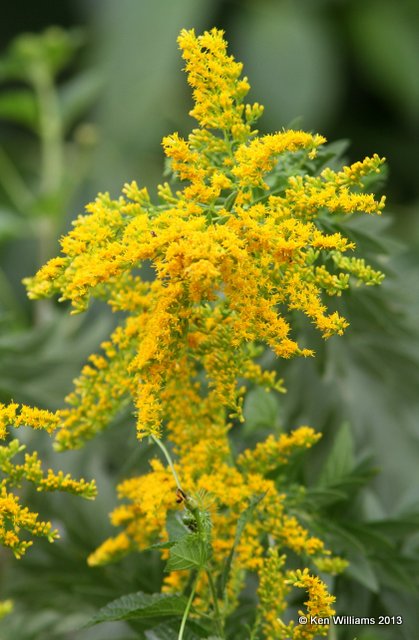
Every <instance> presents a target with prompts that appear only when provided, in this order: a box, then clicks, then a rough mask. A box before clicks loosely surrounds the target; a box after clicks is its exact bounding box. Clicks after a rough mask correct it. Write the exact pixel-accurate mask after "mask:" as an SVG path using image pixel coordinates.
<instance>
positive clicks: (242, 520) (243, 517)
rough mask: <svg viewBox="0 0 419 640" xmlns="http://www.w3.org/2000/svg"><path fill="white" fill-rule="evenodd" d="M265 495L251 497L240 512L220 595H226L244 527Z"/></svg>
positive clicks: (224, 569) (220, 583)
mask: <svg viewBox="0 0 419 640" xmlns="http://www.w3.org/2000/svg"><path fill="white" fill-rule="evenodd" d="M265 495H266V494H265V493H264V494H262V495H259V496H254V497H253V498H251V500H250V504H249V506H248V507H246V509H245V510H244V511H243V513H241V514H240V517H239V519H238V521H237V528H236V535H235V537H234V543H233V546H232V547H231V550H230V553H229V554H228V557H227V559H226V561H225V564H224V567H223V571H222V573H221V576H220V580H219V584H218V593H219V595H220V597H222V596H223V595H224V591H225V588H226V586H227V581H228V577H229V575H230V570H231V564H232V562H233V558H234V553H235V551H236V548H237V545H238V544H239V541H240V538H241V536H242V533H243V531H244V528H245V526H246V525H247V523H248V522H249V521H250V520H251V519H252V517H253V514H254V511H255V509H256V507H257V506H258V504H259V503H260V502H261V500H263V498H264V497H265Z"/></svg>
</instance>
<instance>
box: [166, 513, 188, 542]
mask: <svg viewBox="0 0 419 640" xmlns="http://www.w3.org/2000/svg"><path fill="white" fill-rule="evenodd" d="M166 529H167V533H168V535H169V541H170V542H178V541H179V540H181V538H184V537H185V536H187V535H189V534H190V531H189V529H188V528H187V527H185V525H184V524H183V522H182V521H181V520H180V518H179V512H178V511H170V512H169V515H168V516H167V519H166Z"/></svg>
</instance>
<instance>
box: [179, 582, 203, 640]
mask: <svg viewBox="0 0 419 640" xmlns="http://www.w3.org/2000/svg"><path fill="white" fill-rule="evenodd" d="M198 577H199V571H198V573H197V574H196V578H195V582H194V585H193V587H192V591H191V594H190V596H189V600H188V603H187V605H186V607H185V611H184V612H183V618H182V623H181V625H180V629H179V635H178V640H182V638H183V632H184V630H185V626H186V621H187V619H188V615H189V610H190V608H191V606H192V601H193V599H194V595H195V590H196V587H197V584H198Z"/></svg>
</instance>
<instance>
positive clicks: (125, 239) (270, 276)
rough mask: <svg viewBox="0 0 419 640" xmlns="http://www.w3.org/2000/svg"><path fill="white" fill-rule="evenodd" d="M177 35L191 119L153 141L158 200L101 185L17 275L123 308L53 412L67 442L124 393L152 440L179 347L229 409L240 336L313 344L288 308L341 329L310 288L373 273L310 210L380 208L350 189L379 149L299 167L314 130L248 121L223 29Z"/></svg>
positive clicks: (240, 366)
mask: <svg viewBox="0 0 419 640" xmlns="http://www.w3.org/2000/svg"><path fill="white" fill-rule="evenodd" d="M179 45H180V47H181V49H182V52H183V57H184V59H185V61H186V71H187V74H188V81H189V83H190V85H191V86H192V88H193V96H194V101H195V106H194V108H193V109H192V111H191V114H192V115H193V116H194V117H195V118H196V119H197V121H198V124H199V128H197V129H195V130H193V131H192V133H191V134H190V136H189V138H188V139H183V138H181V137H180V136H179V134H177V133H175V134H173V135H171V136H168V137H166V138H164V140H163V147H164V150H165V153H166V155H167V157H168V158H169V159H170V161H171V163H172V169H173V170H174V171H175V172H176V174H177V175H178V177H179V179H180V180H181V181H184V182H185V183H186V184H184V186H183V189H181V190H178V191H176V193H173V192H172V190H171V188H170V186H169V185H168V184H164V185H162V186H160V187H159V189H158V193H159V197H160V204H153V203H152V201H151V199H150V197H149V195H148V193H147V191H146V190H145V189H139V188H138V186H137V185H136V184H135V183H132V184H130V185H126V186H125V188H124V195H123V196H122V197H120V198H119V199H117V200H112V199H111V198H110V196H109V195H108V194H104V195H100V196H99V197H98V198H97V200H96V201H95V202H94V203H92V204H90V205H89V206H88V207H87V215H84V216H79V218H78V219H77V220H76V222H75V223H74V229H73V230H72V231H70V233H69V234H68V235H67V236H65V237H64V238H62V241H61V246H62V255H61V256H60V257H58V258H54V259H52V260H51V261H50V262H49V263H48V264H47V265H45V266H44V267H43V268H42V269H41V270H40V271H39V272H38V274H37V275H36V276H35V277H34V278H29V279H27V280H26V283H27V286H28V289H29V295H30V296H31V297H32V298H39V297H43V296H50V295H53V294H54V293H56V292H59V293H60V295H61V299H62V300H71V301H72V304H73V307H74V311H75V312H78V311H82V310H84V309H85V308H86V306H87V304H88V302H89V299H90V297H98V298H101V299H104V300H106V301H107V302H108V303H109V304H110V306H111V307H112V309H113V310H118V311H125V312H126V311H128V312H130V314H131V315H130V317H129V319H128V320H127V322H126V323H125V325H122V326H120V327H119V328H118V329H117V331H116V332H115V333H114V335H113V336H112V338H111V340H110V342H108V343H105V345H103V348H104V355H101V356H97V357H95V358H94V359H92V362H91V364H89V365H88V366H87V367H86V368H85V369H84V371H83V373H82V376H81V378H80V380H79V382H78V383H77V386H76V390H75V393H73V394H72V395H71V396H70V398H69V405H70V408H68V409H66V410H64V411H63V412H62V413H61V414H58V417H59V419H60V422H61V426H62V430H61V432H60V435H59V437H58V446H59V447H60V448H66V447H74V446H79V445H81V444H82V443H83V442H84V440H85V439H86V438H88V437H90V436H92V435H94V433H96V432H97V431H99V430H101V429H102V428H104V426H105V425H106V424H107V422H109V418H110V417H111V416H112V415H114V413H115V412H116V411H117V409H118V407H119V406H120V404H121V402H122V401H123V400H124V399H126V400H128V399H130V398H131V399H132V401H133V403H134V405H135V407H137V409H138V433H139V436H140V437H141V436H143V435H146V434H154V435H157V436H159V435H160V433H161V425H162V423H163V421H164V419H165V417H166V415H167V407H165V406H164V403H163V402H162V400H161V391H162V389H163V388H164V387H165V386H166V385H167V384H170V379H171V378H172V377H173V376H176V370H175V368H174V367H173V362H174V361H175V360H177V359H179V358H187V359H188V360H189V362H190V363H194V362H196V361H199V362H200V363H201V366H202V367H203V369H204V370H205V377H206V382H205V384H209V385H210V386H213V387H214V388H215V389H217V391H218V397H219V401H220V402H222V403H223V404H224V405H225V406H228V407H229V408H230V409H231V410H232V411H233V413H234V414H236V415H238V416H239V417H240V403H241V401H240V396H241V393H240V386H239V385H238V384H237V379H238V378H245V377H246V371H249V370H250V369H251V362H252V357H251V356H249V348H250V346H251V345H252V343H255V342H256V341H257V342H263V343H265V344H266V345H267V346H268V347H270V348H271V349H272V350H273V352H274V353H275V354H276V355H277V356H278V357H284V358H289V357H291V356H294V355H305V356H308V355H312V353H313V352H312V351H311V350H310V349H304V348H301V347H300V346H299V345H298V344H297V342H296V341H295V339H293V337H292V335H291V324H290V313H291V312H299V313H302V314H305V315H306V316H307V317H308V318H309V319H310V320H311V321H312V323H313V324H314V325H315V326H316V327H317V328H318V329H319V330H320V331H321V333H322V335H323V336H324V337H325V338H328V337H330V336H332V335H333V334H336V333H337V334H341V333H343V331H344V330H345V328H346V327H347V324H348V323H347V321H346V320H345V319H344V318H343V317H341V316H340V315H339V314H338V313H337V312H332V313H329V312H328V309H327V305H326V301H325V298H324V296H325V295H326V296H327V295H340V294H341V292H342V290H344V289H346V288H348V287H349V286H350V283H351V276H352V275H354V276H355V277H356V278H357V280H362V281H363V282H366V283H367V284H376V283H378V282H379V281H380V280H381V278H382V275H381V274H380V273H378V272H376V271H374V270H373V269H371V268H370V267H368V266H367V265H365V264H364V263H363V261H362V259H360V258H358V257H355V258H351V257H347V256H344V255H343V254H345V253H347V252H349V251H354V249H355V245H354V243H353V242H352V241H350V240H348V239H347V238H345V237H344V236H343V235H342V234H340V233H327V232H325V231H324V230H323V227H322V226H321V225H319V224H318V223H317V221H318V220H323V219H324V218H325V217H327V216H329V215H333V216H335V215H338V214H339V212H341V213H344V214H345V215H347V214H351V213H354V212H357V211H362V212H366V213H369V214H371V213H377V214H379V213H380V212H381V210H382V208H383V206H384V199H383V198H382V199H381V200H376V199H375V198H374V195H373V194H371V193H362V189H363V179H364V177H365V176H369V175H371V174H373V173H376V172H379V171H380V167H381V164H382V162H383V160H382V159H381V158H379V157H378V156H376V155H375V156H373V157H372V158H366V159H365V160H364V161H362V162H357V163H355V164H353V165H351V166H350V167H344V168H343V169H342V170H341V171H332V170H331V169H323V170H322V171H321V172H320V174H319V175H309V174H305V173H304V172H302V171H301V167H302V166H304V167H305V166H306V167H310V163H312V162H314V158H315V155H316V153H317V150H318V149H319V147H321V145H322V144H323V143H324V142H325V140H324V138H323V137H322V136H319V135H312V134H310V133H306V132H304V131H292V130H290V131H282V132H278V133H275V134H272V135H266V136H261V137H258V136H257V131H255V130H253V129H252V124H253V123H254V122H255V120H256V119H257V117H259V116H260V114H261V111H262V110H261V108H260V106H259V105H257V104H256V105H246V104H244V102H243V100H244V98H245V96H246V94H247V92H248V90H249V84H248V81H247V79H246V78H241V77H240V76H241V71H242V65H241V64H240V63H238V62H236V61H235V60H234V59H233V58H232V56H229V55H228V54H227V45H226V42H225V40H224V39H223V34H222V32H221V31H218V30H217V29H213V30H211V31H210V32H205V33H204V34H203V35H201V36H196V35H195V33H194V32H193V31H185V30H184V31H182V33H181V35H180V36H179ZM294 165H295V166H296V167H298V168H297V169H296V170H293V167H294ZM284 175H285V179H284ZM330 258H332V259H330ZM143 262H149V264H150V265H151V266H152V268H153V270H154V272H155V275H156V278H155V280H154V281H153V282H152V283H147V282H143V281H142V280H141V277H140V276H139V275H137V274H134V273H133V270H135V271H137V270H138V267H139V266H141V264H142V263H143ZM236 363H237V364H236ZM243 372H244V375H243ZM204 386H205V385H204ZM108 389H112V393H110V394H109V393H108Z"/></svg>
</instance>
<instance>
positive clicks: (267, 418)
mask: <svg viewBox="0 0 419 640" xmlns="http://www.w3.org/2000/svg"><path fill="white" fill-rule="evenodd" d="M243 415H244V418H245V424H244V432H245V433H251V432H252V431H254V430H255V429H257V428H258V427H262V426H265V427H270V428H272V427H276V426H278V420H279V404H278V401H277V399H276V396H275V394H274V393H272V392H271V391H265V389H262V388H260V387H256V388H255V389H251V390H250V391H249V393H248V394H247V395H246V397H245V400H244V406H243Z"/></svg>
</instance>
